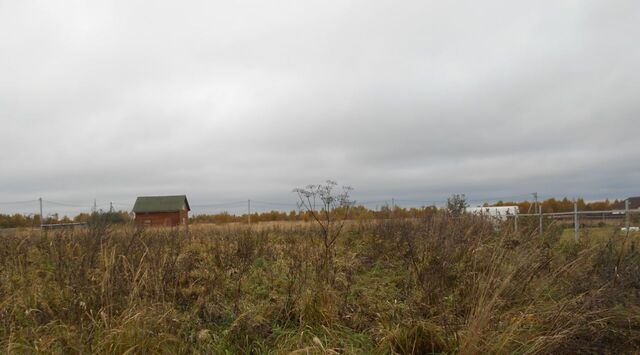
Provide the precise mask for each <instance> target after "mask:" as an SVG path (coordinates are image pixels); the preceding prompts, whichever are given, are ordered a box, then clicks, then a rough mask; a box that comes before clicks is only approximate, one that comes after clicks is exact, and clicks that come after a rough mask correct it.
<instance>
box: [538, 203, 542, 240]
mask: <svg viewBox="0 0 640 355" xmlns="http://www.w3.org/2000/svg"><path fill="white" fill-rule="evenodd" d="M538 214H539V215H540V226H539V229H540V236H542V203H541V204H539V205H538Z"/></svg>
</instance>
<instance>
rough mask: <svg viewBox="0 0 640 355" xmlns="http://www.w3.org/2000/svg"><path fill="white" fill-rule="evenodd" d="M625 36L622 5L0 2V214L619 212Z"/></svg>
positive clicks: (623, 184) (626, 117)
mask: <svg viewBox="0 0 640 355" xmlns="http://www.w3.org/2000/svg"><path fill="white" fill-rule="evenodd" d="M639 24H640V5H639V4H638V3H637V2H635V1H609V2H600V1H581V2H575V1H542V2H535V3H529V4H522V3H515V2H510V1H490V2H483V3H478V2H473V1H463V2H457V3H455V4H453V3H450V2H446V3H445V2H425V1H407V2H397V1H394V2H392V1H374V2H371V1H352V2H335V3H331V2H329V3H327V2H326V1H323V2H320V1H311V2H295V1H276V2H259V1H238V2H233V3H228V2H225V3H223V2H217V3H216V2H205V1H202V2H200V1H188V2H166V1H156V2H153V3H149V2H142V1H105V2H92V3H86V2H80V1H77V2H65V3H64V4H61V3H58V4H55V3H52V2H45V1H20V2H9V1H0V53H2V55H0V121H1V122H0V123H1V124H0V148H2V155H1V157H0V166H2V173H1V174H0V202H2V201H22V200H33V199H35V198H37V197H39V196H42V197H43V198H45V199H48V200H53V201H68V202H71V203H72V204H78V205H82V206H84V205H86V204H90V203H91V202H92V200H93V198H97V199H99V200H100V201H101V202H105V201H110V200H113V201H120V202H122V204H123V206H124V205H126V204H127V203H130V202H131V201H132V200H133V198H135V196H137V195H141V194H165V193H187V194H188V195H189V197H190V199H191V200H192V202H193V203H194V204H199V203H200V204H203V203H217V202H220V203H222V202H226V201H239V200H245V199H248V198H254V199H257V200H266V201H275V202H291V201H292V200H293V195H292V194H291V189H292V188H293V187H295V186H300V185H304V184H307V183H310V182H318V181H322V180H324V179H326V178H333V179H336V180H338V181H340V182H343V183H346V184H349V185H352V186H353V187H355V195H356V198H357V199H359V200H361V201H366V200H381V199H390V198H391V197H392V196H393V197H396V198H404V199H413V200H438V199H442V198H443V197H446V196H447V195H449V194H450V193H452V192H464V193H467V195H469V196H472V197H473V198H477V199H482V198H490V197H498V196H522V195H526V194H527V193H529V192H532V191H538V192H540V193H541V194H542V195H543V196H553V195H555V196H564V195H568V196H578V195H579V196H584V197H587V198H602V197H612V198H616V197H624V196H626V195H629V194H634V193H636V194H637V193H638V190H637V181H638V177H640V165H638V164H637V163H636V162H635V161H636V160H637V157H638V156H639V155H640V154H639V153H640V146H638V144H637V132H638V129H639V128H640V121H639V119H638V117H639V113H640V108H639V107H638V104H637V94H638V92H640V73H639V72H638V64H637V63H639V62H640V47H638V46H637V45H636V43H635V42H636V41H635V39H636V38H638V36H639V35H640V25H639ZM51 207H52V208H53V206H51ZM263 207H264V208H267V207H269V206H263ZM56 208H58V209H59V210H60V211H63V212H65V213H67V212H68V213H77V211H78V210H81V208H79V207H77V208H72V207H70V206H69V208H68V209H67V210H63V209H62V207H61V206H59V207H56ZM238 208H241V207H238ZM31 209H33V204H26V205H11V204H7V205H0V213H2V212H14V211H18V212H24V211H27V210H31Z"/></svg>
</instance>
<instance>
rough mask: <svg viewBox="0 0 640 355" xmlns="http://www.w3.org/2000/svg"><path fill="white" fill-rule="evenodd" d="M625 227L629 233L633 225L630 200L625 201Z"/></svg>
mask: <svg viewBox="0 0 640 355" xmlns="http://www.w3.org/2000/svg"><path fill="white" fill-rule="evenodd" d="M624 226H625V227H626V228H627V232H628V231H629V227H630V226H631V224H630V223H629V199H626V200H625V201H624Z"/></svg>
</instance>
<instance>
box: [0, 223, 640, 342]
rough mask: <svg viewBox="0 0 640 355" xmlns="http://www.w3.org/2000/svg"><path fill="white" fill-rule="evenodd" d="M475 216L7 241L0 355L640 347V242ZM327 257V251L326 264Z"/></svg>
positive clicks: (112, 231)
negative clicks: (331, 228) (330, 239)
mask: <svg viewBox="0 0 640 355" xmlns="http://www.w3.org/2000/svg"><path fill="white" fill-rule="evenodd" d="M523 229H525V230H524V231H521V233H519V234H517V235H516V234H515V233H514V232H513V231H512V230H511V229H510V228H509V226H507V225H505V226H503V227H502V228H499V229H496V228H494V226H493V225H492V224H490V223H488V222H486V221H483V220H481V219H478V218H475V217H473V216H461V217H452V216H450V215H448V214H446V213H436V214H435V215H433V216H430V217H428V218H424V219H419V220H406V219H397V220H393V219H391V220H383V221H367V222H362V223H358V222H352V223H350V224H349V225H348V226H347V227H346V229H345V230H344V231H343V232H342V234H340V235H339V237H338V238H337V241H336V244H335V245H334V246H331V247H330V248H328V249H327V248H325V245H324V244H323V242H322V239H321V233H320V231H319V230H318V229H317V227H316V226H314V225H312V224H307V225H291V226H286V225H277V226H272V227H268V228H256V229H254V230H249V229H248V228H247V227H240V226H235V227H233V228H231V227H229V228H225V227H217V228H192V230H191V231H190V233H186V232H184V231H177V230H159V229H155V230H154V229H150V230H144V231H136V230H135V229H133V228H129V227H127V228H122V227H110V226H95V227H92V228H91V229H89V230H84V231H75V232H49V234H48V235H44V234H40V232H32V233H26V234H24V235H21V234H18V235H17V236H3V237H2V239H1V240H0V242H1V247H0V352H3V353H4V352H6V353H38V352H44V353H49V352H52V353H65V354H68V353H125V352H131V353H147V354H149V353H203V354H220V353H288V352H295V353H299V354H306V353H318V354H322V353H328V354H335V353H348V354H351V353H366V354H369V353H381V354H388V353H401V354H410V353H415V354H424V353H467V354H470V353H555V354H560V353H625V352H637V351H640V298H639V296H640V295H639V292H638V291H639V290H640V269H639V266H640V254H639V253H638V250H637V248H638V245H637V242H638V240H639V239H638V237H637V236H625V235H620V234H616V232H612V233H611V235H609V236H607V237H601V238H597V240H595V239H591V240H588V239H587V238H583V239H582V241H581V242H579V243H575V242H573V240H572V239H571V238H560V236H561V233H562V230H561V229H559V228H553V226H551V227H549V228H547V229H546V233H545V234H544V235H543V236H539V235H538V234H537V233H535V232H534V231H527V230H526V228H523ZM326 250H328V251H329V254H327V253H326Z"/></svg>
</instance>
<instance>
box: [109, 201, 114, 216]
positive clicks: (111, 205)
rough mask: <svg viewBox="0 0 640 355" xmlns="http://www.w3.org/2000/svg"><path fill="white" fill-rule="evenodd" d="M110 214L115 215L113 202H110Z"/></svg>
mask: <svg viewBox="0 0 640 355" xmlns="http://www.w3.org/2000/svg"><path fill="white" fill-rule="evenodd" d="M109 213H113V202H109Z"/></svg>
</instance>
